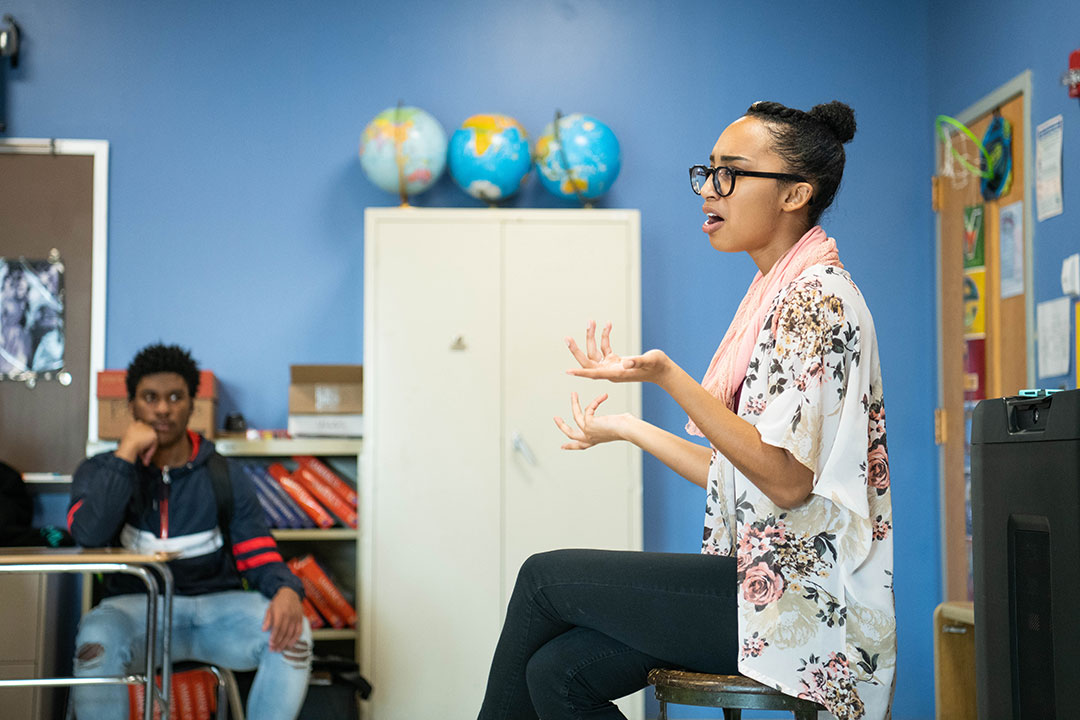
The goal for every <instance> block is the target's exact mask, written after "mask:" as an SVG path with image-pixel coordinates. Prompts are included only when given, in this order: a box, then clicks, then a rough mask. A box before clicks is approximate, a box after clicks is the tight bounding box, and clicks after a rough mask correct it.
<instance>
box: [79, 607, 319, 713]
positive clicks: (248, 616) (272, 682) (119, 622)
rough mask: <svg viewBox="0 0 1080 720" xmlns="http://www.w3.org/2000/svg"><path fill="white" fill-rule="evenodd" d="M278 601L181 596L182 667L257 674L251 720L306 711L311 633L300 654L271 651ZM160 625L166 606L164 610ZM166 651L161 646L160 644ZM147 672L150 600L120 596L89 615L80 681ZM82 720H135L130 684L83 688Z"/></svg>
mask: <svg viewBox="0 0 1080 720" xmlns="http://www.w3.org/2000/svg"><path fill="white" fill-rule="evenodd" d="M269 603H270V601H269V600H267V599H266V598H265V597H264V596H263V595H262V594H260V593H257V592H245V591H242V590H232V591H228V592H219V593H209V594H206V595H177V596H175V597H174V598H173V617H172V641H171V642H172V645H171V655H172V657H173V660H174V661H179V660H196V661H200V662H207V663H212V664H214V665H219V666H221V667H226V668H229V669H230V670H257V672H256V673H255V681H254V683H253V684H252V686H251V693H250V694H249V695H248V703H247V717H249V718H258V720H279V719H280V720H293V718H295V717H296V716H297V714H298V713H299V712H300V706H301V705H302V704H303V702H304V695H305V694H306V693H307V685H308V675H309V674H310V672H311V628H310V627H309V625H308V622H307V620H306V619H305V620H304V630H303V633H302V634H301V635H300V639H299V640H298V641H297V642H296V645H295V646H294V647H293V648H288V649H286V650H285V651H284V652H271V651H270V633H269V631H264V630H263V629H262V623H263V618H264V616H265V615H266V608H267V606H268V605H269ZM158 618H159V619H158V627H160V626H161V625H160V623H161V607H160V603H159V607H158ZM157 652H158V653H161V647H160V645H159V646H158V649H157ZM145 671H146V596H145V595H141V594H140V595H116V596H114V597H110V598H106V599H105V600H103V601H102V602H101V604H99V605H98V606H97V607H95V608H94V609H93V610H91V611H90V612H89V613H87V614H86V615H85V616H84V617H83V619H82V622H81V623H80V625H79V633H78V636H77V637H76V639H75V676H76V677H102V676H110V675H112V676H118V675H126V674H128V673H143V672H145ZM73 695H74V699H75V716H76V717H77V718H78V720H104V719H106V718H110V719H111V718H118V719H119V718H124V720H126V719H127V718H128V688H127V686H124V685H97V686H93V685H86V686H76V687H75V688H74V691H73Z"/></svg>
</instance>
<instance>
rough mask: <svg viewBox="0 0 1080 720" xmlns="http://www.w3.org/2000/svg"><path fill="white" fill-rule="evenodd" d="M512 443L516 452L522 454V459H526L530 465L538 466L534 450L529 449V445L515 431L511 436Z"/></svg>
mask: <svg viewBox="0 0 1080 720" xmlns="http://www.w3.org/2000/svg"><path fill="white" fill-rule="evenodd" d="M510 441H511V442H512V443H513V445H514V450H516V451H517V452H519V453H521V457H523V458H525V462H527V463H529V464H530V465H536V456H535V455H533V452H532V450H530V449H529V444H528V443H527V442H525V438H523V437H521V433H519V432H518V431H517V430H515V431H514V432H513V434H512V435H511V436H510Z"/></svg>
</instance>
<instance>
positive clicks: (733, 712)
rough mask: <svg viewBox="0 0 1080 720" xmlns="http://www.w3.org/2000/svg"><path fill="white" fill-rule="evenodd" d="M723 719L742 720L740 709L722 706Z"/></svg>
mask: <svg viewBox="0 0 1080 720" xmlns="http://www.w3.org/2000/svg"><path fill="white" fill-rule="evenodd" d="M724 720H742V709H741V708H724Z"/></svg>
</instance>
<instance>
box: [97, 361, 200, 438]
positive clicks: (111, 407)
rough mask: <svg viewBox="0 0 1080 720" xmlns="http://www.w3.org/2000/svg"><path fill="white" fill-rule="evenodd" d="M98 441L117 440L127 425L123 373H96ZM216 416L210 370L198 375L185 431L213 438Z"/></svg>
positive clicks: (128, 412) (128, 419)
mask: <svg viewBox="0 0 1080 720" xmlns="http://www.w3.org/2000/svg"><path fill="white" fill-rule="evenodd" d="M97 380H98V384H97V397H98V439H100V440H119V439H120V438H121V437H123V435H124V431H125V430H127V426H128V423H130V422H131V407H130V405H129V404H128V397H127V372H126V371H124V370H103V371H101V372H99V373H98V377H97ZM216 415H217V379H216V378H215V377H214V373H213V372H211V371H210V370H203V371H201V372H200V373H199V390H198V392H197V393H196V394H195V409H194V410H193V411H192V413H191V419H190V420H188V429H190V430H194V431H195V432H197V433H200V434H202V436H203V437H206V438H211V439H212V438H213V437H214V425H215V422H214V418H215V416H216Z"/></svg>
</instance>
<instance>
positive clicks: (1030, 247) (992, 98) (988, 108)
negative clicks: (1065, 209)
mask: <svg viewBox="0 0 1080 720" xmlns="http://www.w3.org/2000/svg"><path fill="white" fill-rule="evenodd" d="M1031 92H1032V81H1031V70H1030V69H1029V70H1025V71H1024V72H1022V73H1020V74H1019V75H1017V76H1016V77H1014V78H1013V79H1012V80H1009V81H1008V82H1006V83H1005V84H1004V85H1001V86H1000V87H998V88H997V89H995V90H994V91H992V92H991V93H989V94H988V95H985V96H984V97H983V98H981V99H980V100H978V101H976V102H975V103H974V104H972V105H970V106H968V107H967V108H965V109H964V110H962V111H961V112H959V113H957V114H956V115H954V117H955V118H956V119H957V120H959V121H960V122H962V123H964V124H965V125H967V124H970V123H972V122H974V121H975V120H977V119H978V118H980V117H981V116H983V115H985V114H986V113H989V112H992V111H993V110H994V108H997V107H1000V106H1001V105H1004V104H1005V103H1006V102H1008V101H1009V100H1012V99H1013V98H1015V97H1016V96H1017V95H1021V96H1022V97H1023V99H1024V101H1023V117H1024V128H1023V132H1024V143H1023V145H1024V157H1023V163H1024V188H1023V190H1024V193H1023V197H1024V314H1025V325H1026V327H1025V329H1024V334H1025V343H1024V344H1025V352H1026V353H1027V358H1028V362H1027V384H1028V386H1029V387H1034V386H1035V363H1034V362H1033V360H1034V356H1035V303H1034V295H1033V293H1032V292H1031V290H1032V287H1033V286H1034V264H1035V263H1034V233H1035V226H1034V213H1033V212H1032V210H1033V208H1032V202H1033V200H1034V195H1033V192H1032V187H1033V182H1034V180H1033V178H1034V177H1035V175H1034V158H1033V153H1032V149H1031V148H1032V147H1033V146H1032V144H1031V138H1032V137H1034V135H1033V134H1032V132H1031V129H1032V125H1031ZM934 146H935V153H934V157H935V167H934V174H935V175H936V174H937V172H938V167H937V166H936V163H937V158H938V157H939V156H940V154H939V153H940V151H939V150H938V148H940V147H941V141H940V140H938V139H937V138H936V137H935V139H934ZM934 240H935V243H934V274H935V278H934V282H935V284H934V303H935V311H936V320H937V328H936V331H937V407H939V408H943V407H945V379H944V373H943V371H942V367H943V365H944V358H943V349H942V348H943V344H944V338H943V332H942V304H941V297H942V294H941V293H942V271H941V246H942V238H941V214H940V213H935V214H934ZM946 511H947V508H946V505H945V445H944V444H940V445H938V537H939V538H940V539H941V548H940V554H939V559H940V562H941V593H942V596H943V599H945V600H949V599H955V598H948V597H947V595H948V571H949V564H948V554H949V553H948V547H947V546H946V543H945V538H946V524H947V521H948V515H947V512H946Z"/></svg>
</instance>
